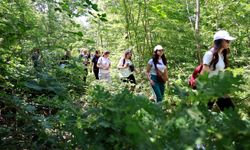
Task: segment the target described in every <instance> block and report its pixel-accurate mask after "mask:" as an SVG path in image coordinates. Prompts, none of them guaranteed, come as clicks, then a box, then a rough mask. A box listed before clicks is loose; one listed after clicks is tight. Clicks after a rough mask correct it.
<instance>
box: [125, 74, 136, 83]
mask: <svg viewBox="0 0 250 150" xmlns="http://www.w3.org/2000/svg"><path fill="white" fill-rule="evenodd" d="M122 81H123V82H127V83H133V84H136V81H135V76H134V75H133V74H131V75H129V76H128V77H127V78H122Z"/></svg>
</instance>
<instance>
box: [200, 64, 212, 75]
mask: <svg viewBox="0 0 250 150" xmlns="http://www.w3.org/2000/svg"><path fill="white" fill-rule="evenodd" d="M204 72H207V73H209V72H210V68H209V66H208V65H207V64H203V66H202V70H201V73H200V74H203V73H204Z"/></svg>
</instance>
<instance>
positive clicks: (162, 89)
mask: <svg viewBox="0 0 250 150" xmlns="http://www.w3.org/2000/svg"><path fill="white" fill-rule="evenodd" d="M159 88H160V91H161V96H162V99H163V98H164V92H165V84H164V83H159Z"/></svg>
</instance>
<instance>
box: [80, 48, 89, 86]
mask: <svg viewBox="0 0 250 150" xmlns="http://www.w3.org/2000/svg"><path fill="white" fill-rule="evenodd" d="M79 59H80V60H81V61H82V64H83V67H84V77H83V81H84V82H86V79H87V75H88V65H89V64H90V62H89V59H90V54H89V52H88V51H87V49H82V50H81V51H80V55H79Z"/></svg>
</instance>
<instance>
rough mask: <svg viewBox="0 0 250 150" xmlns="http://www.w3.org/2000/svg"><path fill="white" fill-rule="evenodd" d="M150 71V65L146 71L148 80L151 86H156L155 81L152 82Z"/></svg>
mask: <svg viewBox="0 0 250 150" xmlns="http://www.w3.org/2000/svg"><path fill="white" fill-rule="evenodd" d="M150 70H151V65H150V64H148V65H147V70H146V76H147V78H148V80H149V82H150V84H151V85H154V81H153V80H151V77H150Z"/></svg>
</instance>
